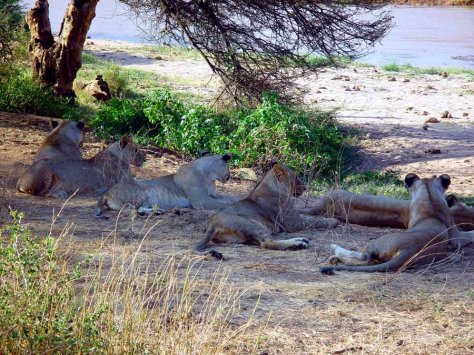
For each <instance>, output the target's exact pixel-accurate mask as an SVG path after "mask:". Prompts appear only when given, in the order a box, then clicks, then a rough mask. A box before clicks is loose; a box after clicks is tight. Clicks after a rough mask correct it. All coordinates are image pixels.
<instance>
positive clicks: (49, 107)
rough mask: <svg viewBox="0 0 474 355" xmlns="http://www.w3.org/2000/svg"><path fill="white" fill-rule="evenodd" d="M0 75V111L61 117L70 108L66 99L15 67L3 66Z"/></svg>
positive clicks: (26, 72)
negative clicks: (0, 74) (0, 75)
mask: <svg viewBox="0 0 474 355" xmlns="http://www.w3.org/2000/svg"><path fill="white" fill-rule="evenodd" d="M1 71H3V72H2V77H0V111H8V112H17V113H31V114H37V115H44V116H52V117H62V116H63V115H64V114H66V112H68V111H69V110H70V106H69V104H68V100H67V99H63V98H59V97H57V96H55V95H54V93H53V92H52V90H51V89H50V88H48V87H45V86H43V85H42V84H40V83H39V82H37V81H36V80H34V79H32V77H31V74H30V73H29V72H28V71H26V70H23V69H18V68H16V67H3V70H1Z"/></svg>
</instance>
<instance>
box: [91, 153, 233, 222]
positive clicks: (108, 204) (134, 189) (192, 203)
mask: <svg viewBox="0 0 474 355" xmlns="http://www.w3.org/2000/svg"><path fill="white" fill-rule="evenodd" d="M230 158H231V155H230V154H224V155H211V154H207V155H204V156H202V157H201V158H199V159H196V160H194V161H192V162H191V163H189V164H186V165H183V166H182V167H180V168H179V169H178V171H177V172H176V173H175V174H170V175H166V176H160V177H158V178H156V179H152V180H135V181H132V182H128V183H120V184H117V185H115V186H114V187H112V188H111V189H110V190H109V191H107V193H105V194H104V196H102V197H101V198H100V199H99V201H98V203H97V209H96V212H95V216H96V217H100V216H101V214H102V212H103V211H104V210H105V209H106V208H109V209H112V210H120V209H121V208H122V207H123V206H124V205H127V204H128V205H132V206H134V207H135V208H137V209H138V212H140V213H150V212H152V211H153V209H154V208H158V209H161V210H170V209H173V208H196V209H209V210H213V209H219V208H222V207H224V206H228V205H229V204H231V203H232V202H235V201H237V200H238V198H237V197H234V196H222V195H219V194H218V192H217V189H216V180H219V181H221V182H227V181H228V180H229V178H230V171H229V165H228V163H227V162H228V160H229V159H230Z"/></svg>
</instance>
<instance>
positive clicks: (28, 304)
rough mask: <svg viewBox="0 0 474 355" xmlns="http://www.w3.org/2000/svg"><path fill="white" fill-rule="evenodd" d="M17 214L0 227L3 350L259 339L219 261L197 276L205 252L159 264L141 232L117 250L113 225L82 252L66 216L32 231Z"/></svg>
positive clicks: (161, 348)
mask: <svg viewBox="0 0 474 355" xmlns="http://www.w3.org/2000/svg"><path fill="white" fill-rule="evenodd" d="M14 216H16V217H14V221H13V222H12V223H11V224H9V225H6V226H5V227H4V228H3V229H2V230H1V234H0V245H1V249H2V253H0V265H1V272H0V283H1V284H2V288H3V294H2V295H1V296H0V304H2V311H0V314H1V315H2V317H0V318H2V321H0V329H1V331H0V334H1V335H0V344H1V345H0V352H1V353H12V352H13V353H16V352H18V353H55V352H66V353H67V352H74V353H84V352H97V351H99V352H106V353H136V352H138V353H157V354H162V353H166V354H214V353H250V354H252V353H257V352H258V350H259V346H262V340H261V339H260V338H259V337H258V335H259V334H261V331H262V328H260V326H258V325H257V322H256V320H255V319H254V318H253V316H252V314H251V315H250V317H249V318H246V319H242V318H241V317H238V316H237V315H238V312H239V301H240V298H241V296H242V294H243V293H245V290H241V289H237V288H234V287H231V286H229V285H228V282H227V276H228V274H227V272H225V271H223V270H222V269H221V268H220V267H217V268H216V270H215V272H214V273H213V274H212V275H206V276H205V277H204V276H203V275H202V272H201V268H200V265H201V264H202V262H203V258H202V257H195V256H181V257H180V256H172V257H169V258H167V259H166V260H165V261H164V262H162V263H160V264H156V263H154V262H153V261H152V260H150V259H149V258H147V257H146V256H144V255H142V254H141V252H140V249H141V247H142V245H143V241H144V240H145V239H146V237H147V233H144V235H143V236H142V239H141V241H140V242H139V243H138V245H137V246H136V247H134V248H116V247H115V245H114V244H115V243H114V241H109V240H108V239H109V238H112V239H114V238H113V236H115V235H116V233H111V235H110V237H107V238H106V239H104V240H103V241H102V242H101V243H100V244H101V245H100V247H99V249H97V250H95V251H94V252H93V254H90V255H89V256H86V257H81V256H80V254H83V253H81V252H79V253H80V254H79V256H78V251H79V250H80V248H78V247H77V245H75V243H74V242H73V241H72V240H71V239H70V236H69V235H70V233H71V231H72V230H73V224H67V225H66V227H65V228H63V232H62V233H61V235H60V236H59V237H58V238H53V237H52V236H49V237H47V238H45V239H37V238H35V237H32V236H30V232H29V230H28V228H27V227H26V226H25V224H24V222H23V221H22V220H21V215H16V214H14ZM51 230H53V227H51ZM117 251H118V252H117ZM74 260H75V261H74ZM13 310H14V313H12V312H11V311H13ZM238 318H239V319H238ZM236 319H238V320H239V321H238V322H237V321H236ZM262 324H263V323H262ZM263 345H264V344H263Z"/></svg>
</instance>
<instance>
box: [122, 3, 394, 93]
mask: <svg viewBox="0 0 474 355" xmlns="http://www.w3.org/2000/svg"><path fill="white" fill-rule="evenodd" d="M120 1H121V2H123V3H124V4H126V5H127V6H128V7H129V9H130V10H131V12H132V14H134V15H135V16H136V18H137V19H139V20H140V21H141V22H142V23H144V25H145V29H146V33H148V34H149V35H150V36H151V37H152V38H153V39H158V40H162V39H163V38H166V37H168V38H171V39H172V40H174V41H175V42H176V43H179V44H184V43H186V44H187V45H191V46H192V47H194V48H195V49H197V50H198V51H199V52H200V53H201V55H202V56H203V57H204V59H205V60H206V61H207V63H208V64H209V66H210V68H211V69H212V71H213V72H214V73H215V74H217V75H219V76H220V78H221V79H222V81H223V83H224V92H226V93H227V94H230V95H231V96H232V97H233V98H234V99H235V100H237V101H241V100H242V99H245V100H251V101H254V100H255V99H257V100H259V99H260V98H261V94H262V92H263V91H267V90H268V91H274V92H278V93H279V94H280V95H282V94H283V95H284V94H288V90H289V88H291V87H292V86H291V84H292V83H293V79H294V78H295V76H300V75H301V70H315V67H314V66H312V65H311V64H310V62H309V61H308V60H307V59H308V58H307V54H308V53H318V54H321V55H325V56H327V57H328V58H330V59H331V60H333V59H334V58H335V57H336V56H345V57H349V58H352V59H353V58H357V57H359V56H361V55H362V54H365V53H366V52H367V50H368V49H370V47H371V46H373V45H374V43H375V42H376V41H378V40H380V39H381V38H382V37H383V36H384V35H385V34H386V33H387V31H388V30H389V28H390V26H391V20H392V17H391V16H390V15H389V13H388V12H387V11H383V10H381V6H382V5H383V1H384V0H381V1H378V2H375V1H368V0H348V1H346V0H342V1H320V0H286V1H282V0H275V1H272V0H268V1H261V0H120ZM290 66H291V67H294V68H299V69H301V70H300V71H298V70H288V68H289V67H290Z"/></svg>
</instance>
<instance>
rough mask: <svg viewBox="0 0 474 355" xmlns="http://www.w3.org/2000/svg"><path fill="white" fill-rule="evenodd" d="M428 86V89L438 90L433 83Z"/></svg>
mask: <svg viewBox="0 0 474 355" xmlns="http://www.w3.org/2000/svg"><path fill="white" fill-rule="evenodd" d="M426 88H427V89H428V90H436V89H435V87H434V86H433V85H428V86H427V87H426Z"/></svg>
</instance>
